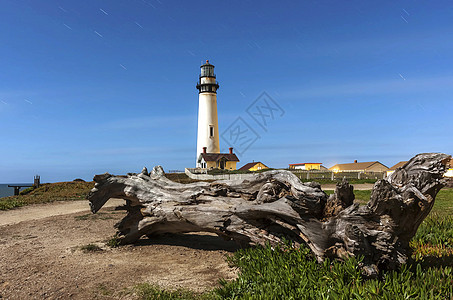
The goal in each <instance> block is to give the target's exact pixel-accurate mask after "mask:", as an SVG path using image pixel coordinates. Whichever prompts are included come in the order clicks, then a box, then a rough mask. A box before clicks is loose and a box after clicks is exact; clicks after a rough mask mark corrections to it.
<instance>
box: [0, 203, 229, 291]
mask: <svg viewBox="0 0 453 300" xmlns="http://www.w3.org/2000/svg"><path fill="white" fill-rule="evenodd" d="M120 202H121V203H122V201H120ZM117 204H118V200H115V201H112V200H109V202H108V205H107V207H104V208H102V209H101V211H100V212H99V213H98V214H96V215H92V214H91V213H90V212H89V211H88V206H87V201H77V202H62V203H51V204H46V205H35V206H28V207H23V208H19V209H15V210H12V211H5V212H1V211H0V298H3V299H68V298H72V299H117V298H124V299H130V298H134V294H133V293H131V292H130V290H131V289H130V288H131V287H132V286H134V285H136V284H139V283H143V282H150V283H155V284H157V285H159V286H161V287H164V288H170V289H173V288H179V287H184V288H189V289H191V290H194V291H203V290H206V289H212V288H213V287H214V286H216V285H217V283H218V280H219V278H225V279H232V278H234V277H235V270H233V269H231V268H230V267H228V265H227V262H226V260H225V256H226V255H228V254H230V253H231V252H233V251H234V250H236V249H237V248H236V246H235V244H234V243H232V242H225V241H223V240H222V239H220V238H218V237H217V236H213V235H211V234H209V233H197V234H185V235H165V236H161V237H158V238H155V239H153V240H149V239H142V240H140V242H139V243H137V244H136V245H129V246H123V247H120V248H109V247H107V246H105V241H106V240H108V239H109V238H110V237H112V236H113V235H114V233H115V229H114V227H113V225H114V224H115V223H116V222H118V221H119V220H120V219H121V218H122V217H123V216H124V214H125V212H124V211H118V210H115V209H114V207H115V206H116V205H117ZM87 244H96V245H98V246H100V247H102V248H103V250H102V251H96V252H83V251H82V250H81V249H80V248H81V246H84V245H87ZM125 291H126V292H125ZM127 291H129V292H127Z"/></svg>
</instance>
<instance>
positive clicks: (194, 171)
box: [184, 168, 256, 180]
mask: <svg viewBox="0 0 453 300" xmlns="http://www.w3.org/2000/svg"><path fill="white" fill-rule="evenodd" d="M184 173H186V175H187V176H189V177H190V178H192V179H197V180H222V179H229V180H239V179H250V178H253V176H256V174H219V175H209V174H208V169H202V168H186V169H185V171H184Z"/></svg>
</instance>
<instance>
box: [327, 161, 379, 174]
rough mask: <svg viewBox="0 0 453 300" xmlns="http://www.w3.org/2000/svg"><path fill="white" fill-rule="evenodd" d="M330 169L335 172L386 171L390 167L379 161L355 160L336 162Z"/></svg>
mask: <svg viewBox="0 0 453 300" xmlns="http://www.w3.org/2000/svg"><path fill="white" fill-rule="evenodd" d="M329 170H331V171H333V172H385V171H387V170H388V167H387V166H386V165H384V164H381V163H380V162H378V161H370V162H357V160H355V161H354V162H353V163H349V164H336V165H335V166H333V167H330V168H329Z"/></svg>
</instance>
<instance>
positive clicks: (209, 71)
mask: <svg viewBox="0 0 453 300" xmlns="http://www.w3.org/2000/svg"><path fill="white" fill-rule="evenodd" d="M200 68H201V73H200V78H199V80H198V82H197V89H198V91H199V93H217V89H218V88H219V83H218V82H217V81H216V76H215V74H214V65H211V64H210V63H209V60H206V63H205V64H203V65H201V67H200Z"/></svg>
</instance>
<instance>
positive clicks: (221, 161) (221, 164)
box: [219, 157, 226, 170]
mask: <svg viewBox="0 0 453 300" xmlns="http://www.w3.org/2000/svg"><path fill="white" fill-rule="evenodd" d="M225 165H226V159H225V157H222V158H221V159H220V161H219V167H220V169H222V170H223V169H225Z"/></svg>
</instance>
